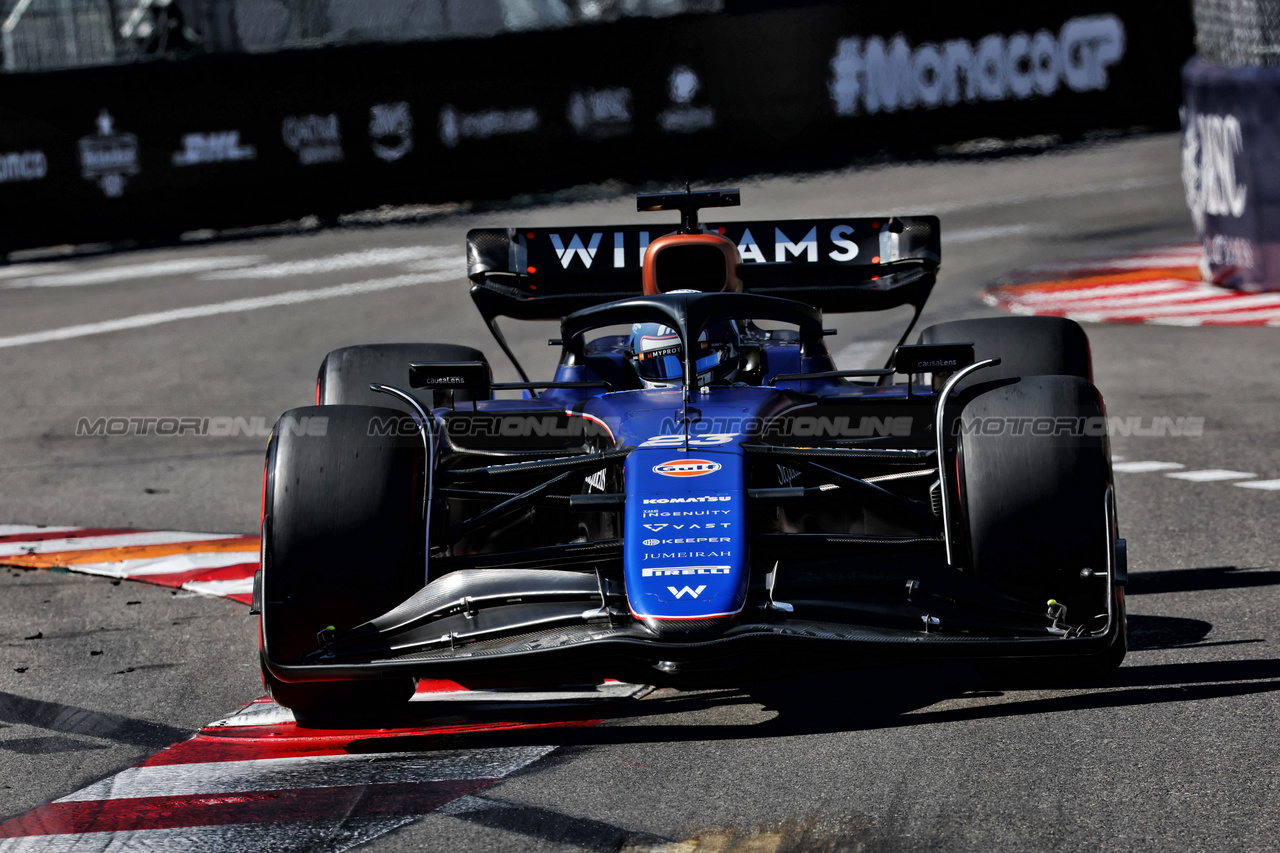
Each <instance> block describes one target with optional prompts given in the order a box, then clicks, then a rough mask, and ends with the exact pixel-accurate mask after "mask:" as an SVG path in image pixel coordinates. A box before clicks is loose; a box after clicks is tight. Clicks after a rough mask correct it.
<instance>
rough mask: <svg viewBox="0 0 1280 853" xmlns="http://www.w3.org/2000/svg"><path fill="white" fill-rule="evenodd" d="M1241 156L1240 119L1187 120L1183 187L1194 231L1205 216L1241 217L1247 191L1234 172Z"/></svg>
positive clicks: (1201, 117)
mask: <svg viewBox="0 0 1280 853" xmlns="http://www.w3.org/2000/svg"><path fill="white" fill-rule="evenodd" d="M1242 154H1244V134H1243V133H1242V132H1241V129H1240V119H1238V118H1236V117H1235V116H1233V115H1214V114H1212V113H1210V114H1207V115H1193V116H1190V117H1189V118H1188V119H1187V121H1186V129H1185V130H1184V131H1183V135H1182V185H1183V187H1184V188H1185V189H1186V191H1187V207H1189V208H1190V209H1191V218H1192V219H1193V220H1195V224H1196V228H1197V229H1199V230H1203V229H1204V218H1205V216H1233V217H1237V218H1238V217H1240V216H1243V215H1244V209H1245V203H1246V202H1247V201H1248V194H1249V190H1248V187H1246V186H1244V184H1242V183H1240V181H1239V179H1238V177H1237V171H1236V157H1237V156H1239V155H1242ZM1250 255H1252V253H1250ZM1211 260H1212V259H1211ZM1250 265H1251V264H1250Z"/></svg>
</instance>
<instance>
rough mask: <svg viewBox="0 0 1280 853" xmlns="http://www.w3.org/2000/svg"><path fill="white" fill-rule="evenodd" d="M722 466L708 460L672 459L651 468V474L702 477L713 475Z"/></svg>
mask: <svg viewBox="0 0 1280 853" xmlns="http://www.w3.org/2000/svg"><path fill="white" fill-rule="evenodd" d="M722 467H724V466H722V465H721V464H720V463H719V462H712V461H711V460H710V459H672V460H669V461H667V462H662V463H660V464H658V465H654V466H653V473H655V474H661V475H662V476H664V477H702V476H704V475H706V474H714V473H715V472H717V471H719V470H720V469H721V468H722Z"/></svg>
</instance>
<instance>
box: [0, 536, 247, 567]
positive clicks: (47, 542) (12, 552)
mask: <svg viewBox="0 0 1280 853" xmlns="http://www.w3.org/2000/svg"><path fill="white" fill-rule="evenodd" d="M241 535H242V534H239V533H186V532H183V531H178V530H153V531H147V532H144V533H116V534H112V535H110V536H87V537H85V538H83V539H77V538H75V537H72V538H69V539H42V540H39V541H36V542H0V557H17V556H23V555H26V554H56V553H58V552H60V551H93V550H97V549H98V548H129V547H133V546H135V545H171V544H174V543H178V542H208V541H211V540H214V539H236V538H238V537H239V536H241ZM250 559H252V557H251V558H250ZM241 562H245V561H244V560H241Z"/></svg>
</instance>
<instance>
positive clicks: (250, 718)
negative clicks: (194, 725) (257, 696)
mask: <svg viewBox="0 0 1280 853" xmlns="http://www.w3.org/2000/svg"><path fill="white" fill-rule="evenodd" d="M293 721H294V718H293V712H292V711H290V710H289V709H288V708H285V707H284V706H282V705H277V704H276V703H275V702H254V703H252V704H250V705H248V706H247V707H245V708H241V709H240V710H239V711H237V712H235V713H234V714H232V715H231V716H230V717H224V718H222V719H221V720H214V721H213V722H212V723H210V724H209V725H207V726H205V728H206V729H225V728H244V727H245V726H279V725H282V724H284V723H292V722H293Z"/></svg>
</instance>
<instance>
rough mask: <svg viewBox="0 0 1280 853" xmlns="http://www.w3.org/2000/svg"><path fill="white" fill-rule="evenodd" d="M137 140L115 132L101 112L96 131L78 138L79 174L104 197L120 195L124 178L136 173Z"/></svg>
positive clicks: (127, 134)
mask: <svg viewBox="0 0 1280 853" xmlns="http://www.w3.org/2000/svg"><path fill="white" fill-rule="evenodd" d="M140 168H141V167H140V166H139V165H138V137H137V136H135V135H134V134H132V133H124V132H120V131H117V130H116V129H115V119H113V118H112V117H111V113H109V112H107V111H106V110H105V109H104V110H102V111H101V112H99V113H98V131H97V133H95V134H93V135H92V136H83V137H81V138H80V174H81V175H82V176H83V177H84V179H85V180H87V181H94V182H95V183H97V185H98V186H99V187H101V188H102V192H103V194H104V195H106V196H107V197H108V198H119V197H120V196H121V195H123V194H124V183H125V179H127V178H130V177H132V176H134V175H136V174H138V171H139V170H140Z"/></svg>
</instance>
